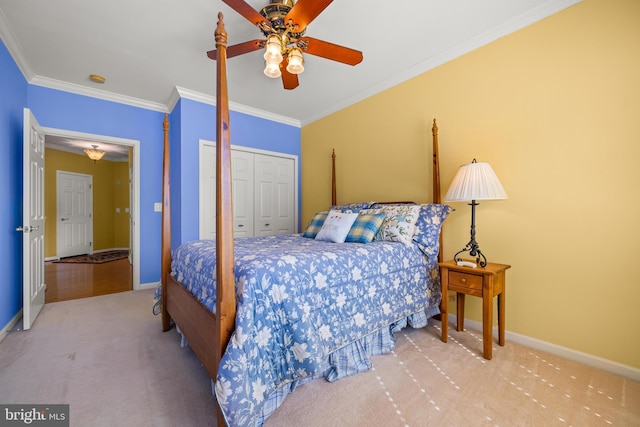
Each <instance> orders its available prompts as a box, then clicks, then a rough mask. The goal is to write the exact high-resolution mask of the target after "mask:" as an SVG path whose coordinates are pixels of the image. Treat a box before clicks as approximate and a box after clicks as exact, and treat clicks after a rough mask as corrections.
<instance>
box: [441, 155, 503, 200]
mask: <svg viewBox="0 0 640 427" xmlns="http://www.w3.org/2000/svg"><path fill="white" fill-rule="evenodd" d="M506 198H507V193H506V192H505V191H504V188H503V187H502V184H501V183H500V180H499V179H498V177H497V176H496V174H495V172H494V171H493V169H492V168H491V165H490V164H489V163H483V162H476V159H473V162H471V163H468V164H466V165H462V166H460V169H458V173H456V176H455V177H454V178H453V181H452V182H451V186H450V187H449V191H447V194H446V196H445V197H444V201H445V202H465V201H470V200H500V199H506Z"/></svg>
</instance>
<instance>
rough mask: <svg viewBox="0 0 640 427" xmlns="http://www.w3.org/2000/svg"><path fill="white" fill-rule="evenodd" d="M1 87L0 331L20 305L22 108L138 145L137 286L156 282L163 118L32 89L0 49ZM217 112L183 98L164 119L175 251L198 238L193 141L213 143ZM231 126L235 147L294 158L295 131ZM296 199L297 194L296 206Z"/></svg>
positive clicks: (55, 123) (244, 119)
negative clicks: (167, 127)
mask: <svg viewBox="0 0 640 427" xmlns="http://www.w3.org/2000/svg"><path fill="white" fill-rule="evenodd" d="M0 87H1V88H2V92H1V96H0V144H1V146H2V153H3V155H2V156H0V201H1V202H0V204H2V208H1V209H2V218H0V220H1V221H2V222H0V224H2V225H3V226H4V227H5V228H4V231H3V233H2V238H1V239H0V269H1V270H0V271H2V272H3V278H4V279H3V280H2V281H0V328H1V327H4V326H5V325H6V324H7V323H8V322H9V321H10V320H11V319H12V318H13V317H14V316H15V315H16V314H17V313H18V312H19V311H20V309H21V308H22V235H21V234H20V233H18V232H16V231H15V228H16V227H17V226H18V225H20V224H21V223H22V133H23V132H22V126H23V117H22V116H23V108H25V107H27V108H30V109H31V110H32V112H33V114H34V116H35V117H36V119H37V120H38V123H40V125H41V126H44V127H48V128H56V129H64V130H69V131H75V132H86V133H92V134H97V135H104V136H110V137H119V138H126V139H132V140H137V141H140V145H139V149H140V224H139V227H140V246H141V247H140V283H141V284H147V283H155V282H158V281H160V261H161V254H160V245H161V232H162V227H161V220H162V216H161V214H160V213H159V212H154V210H153V205H154V203H155V202H160V201H161V200H162V158H163V149H164V146H163V130H162V121H163V116H164V115H163V113H161V112H157V111H151V110H147V109H144V108H139V107H133V106H129V105H125V104H120V103H116V102H111V101H105V100H101V99H97V98H92V97H88V96H83V95H77V94H72V93H69V92H64V91H60V90H56V89H50V88H45V87H41V86H35V85H30V84H28V83H27V82H26V81H25V79H24V76H23V75H22V73H21V72H20V70H19V69H18V67H17V66H16V64H15V62H14V61H13V59H12V57H11V55H10V54H9V52H8V51H7V49H6V47H5V45H4V44H1V45H0ZM215 114H216V109H215V107H214V106H211V105H208V104H203V103H200V102H197V101H193V100H189V99H181V100H180V101H179V102H178V103H177V104H176V107H175V108H174V110H173V111H172V112H171V114H170V115H169V121H170V125H171V128H170V143H171V150H170V151H171V200H172V231H173V233H172V246H173V247H174V248H175V247H176V246H177V245H178V244H179V243H181V242H186V241H189V240H194V239H197V238H198V224H199V217H198V215H199V209H198V182H199V171H198V154H199V140H200V139H206V140H210V141H214V140H215ZM230 121H231V143H232V144H233V145H239V146H245V147H251V148H258V149H262V150H269V151H277V152H281V153H286V154H291V155H296V156H298V157H300V137H301V132H300V128H298V127H295V126H290V125H285V124H281V123H276V122H272V121H270V120H266V119H262V118H258V117H254V116H251V115H247V114H243V113H236V112H231V116H230ZM300 163H301V162H299V163H298V166H299V167H300ZM298 176H301V174H300V171H298ZM300 187H301V186H300V185H299V186H298V188H299V189H300ZM299 191H300V190H299ZM300 200H301V197H300V194H298V204H300ZM298 210H299V211H300V206H298ZM299 221H300V219H299V218H298V222H299Z"/></svg>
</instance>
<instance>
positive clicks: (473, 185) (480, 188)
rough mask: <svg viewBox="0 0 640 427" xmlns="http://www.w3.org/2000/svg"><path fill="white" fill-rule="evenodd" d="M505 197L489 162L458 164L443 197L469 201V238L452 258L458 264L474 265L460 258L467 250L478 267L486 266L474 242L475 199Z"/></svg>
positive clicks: (448, 200) (484, 259)
mask: <svg viewBox="0 0 640 427" xmlns="http://www.w3.org/2000/svg"><path fill="white" fill-rule="evenodd" d="M506 198H507V193H506V192H505V191H504V188H503V187H502V184H500V181H499V180H498V177H497V176H496V174H495V172H494V171H493V169H492V168H491V165H489V163H482V162H480V163H479V162H477V161H476V159H473V161H472V162H471V163H469V164H466V165H462V166H460V169H458V173H456V176H455V177H454V178H453V182H451V186H450V187H449V191H447V194H446V196H445V198H444V201H445V202H468V201H471V203H469V204H470V205H471V240H469V243H467V245H466V246H465V247H464V248H463V249H462V250H460V251H458V252H457V253H456V254H455V255H454V257H453V259H454V260H455V261H456V263H457V264H458V265H468V266H470V267H475V264H473V263H470V262H467V261H464V260H463V259H462V258H461V254H463V253H465V252H469V255H470V256H472V257H474V258H475V260H476V264H479V265H480V267H486V266H487V258H486V257H485V255H484V254H483V253H482V252H481V251H480V247H479V246H478V242H476V206H477V205H479V203H476V201H477V200H501V199H506Z"/></svg>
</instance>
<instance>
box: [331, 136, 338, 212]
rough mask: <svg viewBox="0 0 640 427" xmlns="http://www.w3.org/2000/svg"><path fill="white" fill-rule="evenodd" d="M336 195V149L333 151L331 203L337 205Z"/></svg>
mask: <svg viewBox="0 0 640 427" xmlns="http://www.w3.org/2000/svg"><path fill="white" fill-rule="evenodd" d="M337 204H338V202H337V197H336V149H335V148H334V149H333V152H332V153H331V205H332V206H335V205H337Z"/></svg>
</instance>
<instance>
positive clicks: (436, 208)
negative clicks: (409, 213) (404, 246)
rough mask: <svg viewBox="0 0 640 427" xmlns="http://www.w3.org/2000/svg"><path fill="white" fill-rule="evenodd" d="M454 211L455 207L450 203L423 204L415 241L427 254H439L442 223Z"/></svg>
mask: <svg viewBox="0 0 640 427" xmlns="http://www.w3.org/2000/svg"><path fill="white" fill-rule="evenodd" d="M453 211H454V209H453V208H452V207H451V206H449V205H441V204H437V203H432V204H428V205H421V208H420V215H419V216H418V221H417V222H416V231H415V232H414V233H413V241H414V242H415V243H416V244H417V245H418V247H419V248H420V250H421V251H422V252H423V253H424V254H425V255H427V256H437V255H438V252H439V251H440V231H441V228H442V223H443V222H444V220H445V219H447V216H449V214H450V213H451V212H453Z"/></svg>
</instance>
